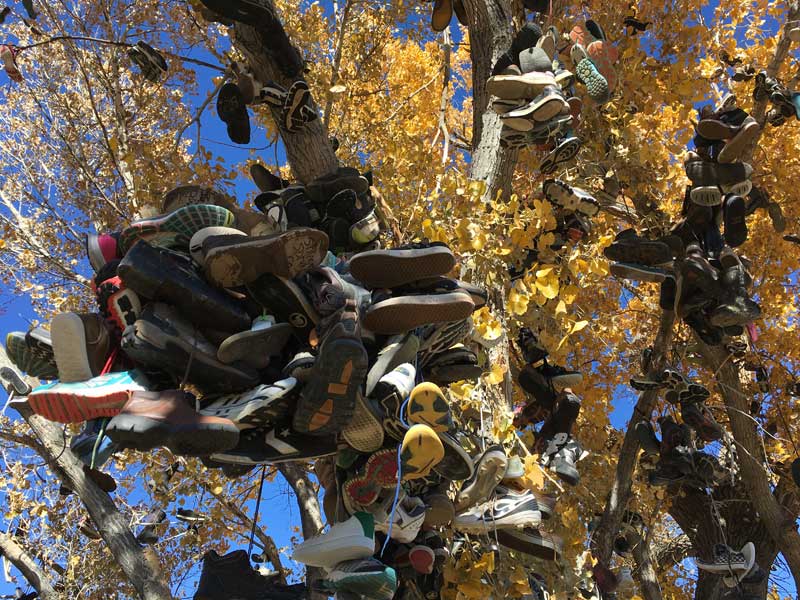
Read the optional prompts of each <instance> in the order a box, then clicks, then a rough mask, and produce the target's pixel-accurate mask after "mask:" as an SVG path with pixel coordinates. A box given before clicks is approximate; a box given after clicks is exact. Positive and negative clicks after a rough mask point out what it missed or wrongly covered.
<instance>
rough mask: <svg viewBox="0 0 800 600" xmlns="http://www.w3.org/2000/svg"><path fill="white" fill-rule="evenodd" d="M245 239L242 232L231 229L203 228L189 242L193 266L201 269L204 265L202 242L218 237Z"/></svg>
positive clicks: (245, 235)
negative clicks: (236, 236) (195, 265)
mask: <svg viewBox="0 0 800 600" xmlns="http://www.w3.org/2000/svg"><path fill="white" fill-rule="evenodd" d="M235 235H238V236H240V237H242V236H244V237H247V234H246V233H245V232H244V231H240V230H238V229H234V228H233V227H204V228H203V229H201V230H200V231H197V232H196V233H195V234H194V235H193V236H192V238H191V239H190V240H189V254H190V255H191V257H192V260H194V262H195V264H197V265H198V266H200V267H202V266H204V265H205V254H203V242H205V241H206V239H208V238H210V237H218V236H235Z"/></svg>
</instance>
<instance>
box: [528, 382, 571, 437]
mask: <svg viewBox="0 0 800 600" xmlns="http://www.w3.org/2000/svg"><path fill="white" fill-rule="evenodd" d="M580 411H581V400H580V398H578V396H576V395H575V394H573V393H572V391H571V390H569V389H566V390H564V391H562V392H559V394H558V397H557V400H556V407H555V410H553V412H552V413H551V414H550V416H549V417H548V418H547V420H546V421H545V422H544V425H542V428H541V429H540V430H539V432H538V433H537V435H536V437H537V439H542V440H550V439H552V438H553V437H555V436H556V435H557V434H559V433H564V434H567V435H570V434H571V432H572V427H573V426H574V425H575V421H576V419H577V418H578V415H579V414H580Z"/></svg>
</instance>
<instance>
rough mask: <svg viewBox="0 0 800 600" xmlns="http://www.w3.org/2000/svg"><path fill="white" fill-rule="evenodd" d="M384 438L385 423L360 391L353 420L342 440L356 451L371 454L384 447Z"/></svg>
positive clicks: (344, 431) (343, 431)
mask: <svg viewBox="0 0 800 600" xmlns="http://www.w3.org/2000/svg"><path fill="white" fill-rule="evenodd" d="M384 438H385V435H384V430H383V421H382V420H381V419H380V414H379V413H378V411H376V410H374V407H373V406H372V405H371V402H370V400H369V399H367V398H364V396H363V394H362V393H361V391H360V390H359V392H358V394H357V396H356V404H355V409H354V410H353V418H352V419H351V420H350V423H348V424H347V426H346V427H345V428H344V429H342V439H343V440H344V441H345V442H347V444H348V445H349V446H350V447H351V448H353V449H354V450H357V451H359V452H362V453H364V454H370V453H372V452H375V451H376V450H379V449H380V448H381V447H382V446H383V442H384Z"/></svg>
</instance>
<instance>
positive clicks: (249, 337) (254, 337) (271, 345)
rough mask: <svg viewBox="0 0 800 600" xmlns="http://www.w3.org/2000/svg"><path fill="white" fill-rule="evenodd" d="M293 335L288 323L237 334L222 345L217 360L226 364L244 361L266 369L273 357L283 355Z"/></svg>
mask: <svg viewBox="0 0 800 600" xmlns="http://www.w3.org/2000/svg"><path fill="white" fill-rule="evenodd" d="M292 333H293V331H292V326H291V325H289V324H288V323H276V324H275V325H273V326H272V327H269V328H268V329H260V330H256V331H242V332H240V333H236V334H234V335H232V336H230V337H229V338H227V339H225V340H224V341H223V342H222V343H221V344H220V346H219V349H218V350H217V360H219V361H220V362H223V363H225V364H230V363H232V362H236V361H237V360H242V361H245V362H246V363H248V364H250V365H253V366H255V367H256V368H259V369H260V368H263V367H266V366H267V365H268V364H269V359H270V357H271V356H274V355H276V354H280V353H281V351H282V350H283V347H284V346H285V345H286V343H287V342H288V341H289V338H290V337H291V336H292Z"/></svg>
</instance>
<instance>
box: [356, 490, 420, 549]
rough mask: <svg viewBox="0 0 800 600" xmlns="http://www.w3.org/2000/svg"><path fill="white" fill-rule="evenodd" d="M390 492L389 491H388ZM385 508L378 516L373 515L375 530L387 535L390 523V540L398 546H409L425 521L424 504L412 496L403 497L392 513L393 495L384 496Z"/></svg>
mask: <svg viewBox="0 0 800 600" xmlns="http://www.w3.org/2000/svg"><path fill="white" fill-rule="evenodd" d="M390 492H391V490H390ZM386 498H387V502H386V504H387V506H385V507H384V509H382V510H381V511H378V513H379V514H376V512H374V511H370V512H373V514H374V515H375V529H376V530H377V531H381V532H383V533H387V534H388V533H389V521H390V520H391V522H392V527H391V536H390V537H391V538H392V539H393V540H395V541H396V542H398V543H400V544H410V543H411V542H413V541H414V539H415V538H416V537H417V534H419V531H420V529H421V528H422V523H423V522H424V521H425V512H426V510H427V507H426V506H425V503H424V502H423V501H422V500H421V499H420V498H417V497H414V496H404V497H403V498H402V499H401V500H399V501H398V502H397V506H396V507H395V508H394V511H392V504H394V493H390V494H388V495H387V496H386Z"/></svg>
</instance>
